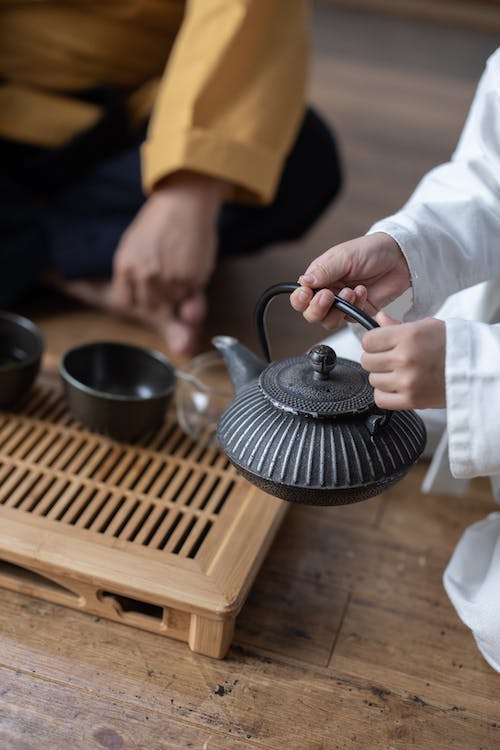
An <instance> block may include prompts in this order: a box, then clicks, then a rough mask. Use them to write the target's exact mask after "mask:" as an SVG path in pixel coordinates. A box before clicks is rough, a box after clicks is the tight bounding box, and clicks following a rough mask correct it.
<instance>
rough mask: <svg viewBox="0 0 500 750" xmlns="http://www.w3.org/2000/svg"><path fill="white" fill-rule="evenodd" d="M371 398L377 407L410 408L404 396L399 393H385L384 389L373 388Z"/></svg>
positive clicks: (394, 409)
mask: <svg viewBox="0 0 500 750" xmlns="http://www.w3.org/2000/svg"><path fill="white" fill-rule="evenodd" d="M373 398H374V399H375V403H376V405H377V406H378V407H379V409H389V410H391V411H399V410H400V409H409V408H411V407H410V406H409V404H408V400H407V398H406V396H404V395H403V394H401V393H386V392H385V391H379V390H374V391H373Z"/></svg>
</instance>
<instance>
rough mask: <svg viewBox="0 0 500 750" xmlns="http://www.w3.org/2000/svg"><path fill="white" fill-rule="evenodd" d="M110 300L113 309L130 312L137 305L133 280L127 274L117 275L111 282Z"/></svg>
mask: <svg viewBox="0 0 500 750" xmlns="http://www.w3.org/2000/svg"><path fill="white" fill-rule="evenodd" d="M110 298H111V303H112V305H113V307H116V308H118V309H119V310H130V309H131V308H134V307H135V306H136V304H137V301H136V298H135V293H134V285H133V283H132V280H131V279H130V278H129V277H128V276H127V275H125V274H115V275H114V276H113V279H112V281H111V291H110Z"/></svg>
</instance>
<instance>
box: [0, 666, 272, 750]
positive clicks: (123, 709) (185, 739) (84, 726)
mask: <svg viewBox="0 0 500 750" xmlns="http://www.w3.org/2000/svg"><path fill="white" fill-rule="evenodd" d="M0 697H1V701H0V746H1V747H2V748H6V749H7V748H9V749H10V750H14V748H15V750H43V748H50V750H68V748H69V747H74V748H82V749H83V748H96V750H97V748H104V750H122V748H123V750H125V749H126V750H144V748H147V750H183V749H184V748H186V749H187V748H193V749H194V748H203V750H245V749H248V750H249V749H250V748H251V747H262V745H256V744H255V743H252V744H251V745H250V744H249V743H248V742H244V741H242V740H236V739H234V738H233V737H230V736H229V735H227V734H224V733H223V732H222V731H218V730H212V729H210V728H204V727H199V726H193V725H191V724H188V723H185V722H183V721H178V720H175V719H172V718H171V717H169V718H168V720H167V719H166V717H165V716H164V715H163V714H162V713H161V712H159V711H157V710H152V709H150V708H142V707H141V706H140V705H137V706H131V705H129V704H128V703H127V702H123V703H122V702H117V701H109V700H106V699H103V698H102V697H100V696H96V695H93V694H89V693H87V692H86V691H82V690H75V689H73V688H68V686H66V685H61V684H58V683H55V682H51V681H49V680H43V679H40V678H37V677H33V676H32V675H30V674H26V673H23V672H20V671H18V670H16V671H14V670H10V669H5V668H3V669H2V668H0ZM48 705H50V710H47V706H48Z"/></svg>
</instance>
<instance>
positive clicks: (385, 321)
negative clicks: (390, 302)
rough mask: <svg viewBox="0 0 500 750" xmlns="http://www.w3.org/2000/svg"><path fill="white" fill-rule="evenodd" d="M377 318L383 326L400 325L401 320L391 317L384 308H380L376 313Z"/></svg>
mask: <svg viewBox="0 0 500 750" xmlns="http://www.w3.org/2000/svg"><path fill="white" fill-rule="evenodd" d="M375 320H376V321H377V323H378V324H379V326H382V327H384V326H398V325H400V321H399V320H395V318H391V316H390V315H387V313H385V312H384V311H383V310H380V311H379V312H378V313H377V314H376V315H375Z"/></svg>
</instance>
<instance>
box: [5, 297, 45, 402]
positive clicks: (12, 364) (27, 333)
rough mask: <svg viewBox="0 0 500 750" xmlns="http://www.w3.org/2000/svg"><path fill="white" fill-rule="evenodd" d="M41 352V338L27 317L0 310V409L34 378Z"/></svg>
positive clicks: (17, 397) (38, 368)
mask: <svg viewBox="0 0 500 750" xmlns="http://www.w3.org/2000/svg"><path fill="white" fill-rule="evenodd" d="M42 354H43V338H42V334H41V333H40V331H39V329H38V328H37V326H36V325H35V324H34V323H33V322H32V321H31V320H28V318H23V317H22V316H21V315H17V314H15V313H11V312H5V311H0V408H4V407H10V406H12V405H14V404H15V403H16V401H18V400H19V399H20V398H21V396H23V395H24V394H25V393H26V392H27V391H29V389H30V388H31V386H32V385H33V382H34V381H35V378H36V376H37V375H38V371H39V370H40V362H41V359H42Z"/></svg>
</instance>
